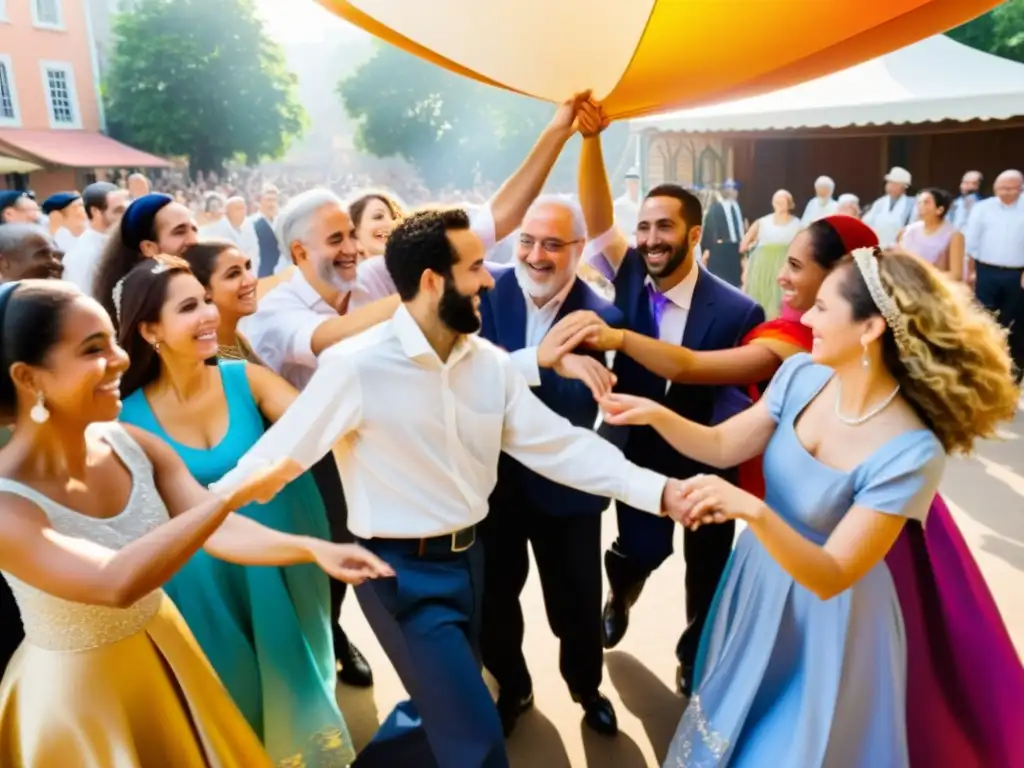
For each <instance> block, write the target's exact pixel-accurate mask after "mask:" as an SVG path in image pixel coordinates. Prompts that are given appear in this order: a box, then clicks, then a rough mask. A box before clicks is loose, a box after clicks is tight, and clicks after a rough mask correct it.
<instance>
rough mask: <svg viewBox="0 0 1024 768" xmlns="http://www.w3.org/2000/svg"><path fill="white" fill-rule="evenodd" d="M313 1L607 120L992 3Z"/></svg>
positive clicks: (922, 32)
mask: <svg viewBox="0 0 1024 768" xmlns="http://www.w3.org/2000/svg"><path fill="white" fill-rule="evenodd" d="M318 2H320V3H321V4H322V5H324V6H325V7H327V8H328V9H330V10H331V11H333V12H334V13H336V14H338V15H339V16H341V17H342V18H344V19H346V20H348V21H349V22H351V23H352V24H355V25H356V26H358V27H361V28H363V29H364V30H366V31H367V32H370V33H371V34H373V35H376V36H377V37H379V38H381V39H382V40H385V41H387V42H389V43H391V44H393V45H396V46H398V47H399V48H402V49H403V50H405V51H408V52H410V53H412V54H415V55H417V56H420V57H422V58H424V59H427V60H429V61H432V62H434V63H435V64H438V65H440V66H443V67H446V68H447V69H450V70H452V71H454V72H457V73H459V74H462V75H465V76H467V77H471V78H474V79H476V80H478V81H481V82H485V83H489V84H492V85H496V86H500V87H502V88H507V89H509V90H513V91H517V92H520V93H524V94H528V95H530V96H535V97H538V98H541V99H546V100H549V101H561V100H563V99H565V98H567V97H568V96H569V95H570V94H572V93H574V92H576V91H581V90H585V89H587V88H590V89H592V90H593V93H594V96H595V97H596V98H599V99H601V100H602V101H603V102H604V104H605V108H606V110H607V111H608V112H609V114H611V115H612V116H613V117H618V118H622V117H638V116H640V115H647V114H652V113H655V112H664V111H666V110H669V109H679V108H683V107H691V106H696V105H699V104H708V103H714V102H720V101H726V100H732V99H737V98H740V97H745V96H751V95H754V94H757V93H763V92H766V91H772V90H776V89H778V88H783V87H785V86H789V85H793V84H795V83H799V82H803V81H805V80H810V79H813V78H816V77H820V76H822V75H825V74H828V73H830V72H835V71H837V70H840V69H844V68H846V67H849V66H852V65H854V64H857V63H859V62H861V61H865V60H867V59H871V58H874V57H876V56H881V55H883V54H886V53H889V52H890V51H894V50H896V49H898V48H902V47H904V46H906V45H909V44H911V43H914V42H916V41H918V40H921V39H923V38H926V37H928V36H930V35H933V34H936V33H938V32H943V31H945V30H947V29H950V28H952V27H955V26H957V25H958V24H961V23H963V22H965V21H968V20H970V19H972V18H974V17H976V16H979V15H980V14H982V13H984V12H986V11H988V10H989V9H991V8H994V7H995V6H997V5H999V0H860V1H859V2H850V1H849V0H604V2H594V0H515V2H512V1H511V0H490V2H486V1H485V0H430V2H410V0H318ZM395 76H396V77H400V76H401V73H398V72H396V73H395Z"/></svg>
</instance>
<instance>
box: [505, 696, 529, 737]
mask: <svg viewBox="0 0 1024 768" xmlns="http://www.w3.org/2000/svg"><path fill="white" fill-rule="evenodd" d="M497 707H498V717H500V718H501V729H502V731H504V733H505V738H506V739H507V738H508V737H509V736H511V735H512V731H514V730H515V729H516V723H517V722H518V721H519V716H520V715H521V714H523V712H525V711H526V710H528V709H530V708H531V707H533V691H530V692H529V693H528V694H526V695H525V696H506V695H505V694H503V693H499V694H498V702H497Z"/></svg>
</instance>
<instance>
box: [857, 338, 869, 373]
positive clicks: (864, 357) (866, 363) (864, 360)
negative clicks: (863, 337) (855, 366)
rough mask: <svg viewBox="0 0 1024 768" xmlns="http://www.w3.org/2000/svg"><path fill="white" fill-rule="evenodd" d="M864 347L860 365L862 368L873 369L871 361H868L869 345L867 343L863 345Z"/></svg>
mask: <svg viewBox="0 0 1024 768" xmlns="http://www.w3.org/2000/svg"><path fill="white" fill-rule="evenodd" d="M863 346H864V353H863V354H862V355H861V356H860V364H861V365H862V366H864V367H865V368H870V367H871V360H869V359H868V343H867V342H866V341H865V342H864V343H863Z"/></svg>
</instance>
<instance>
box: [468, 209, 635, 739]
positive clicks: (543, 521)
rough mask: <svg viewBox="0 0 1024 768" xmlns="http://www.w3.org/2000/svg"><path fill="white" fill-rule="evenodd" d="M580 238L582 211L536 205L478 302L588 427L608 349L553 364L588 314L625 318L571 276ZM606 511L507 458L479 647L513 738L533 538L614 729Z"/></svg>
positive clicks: (508, 346) (588, 717)
mask: <svg viewBox="0 0 1024 768" xmlns="http://www.w3.org/2000/svg"><path fill="white" fill-rule="evenodd" d="M584 239H585V232H584V227H583V217H582V213H581V212H580V211H579V208H578V207H577V206H575V205H574V204H572V203H569V202H567V201H564V200H561V199H554V198H541V199H539V200H538V201H537V202H535V203H534V204H533V206H531V208H530V210H529V211H528V212H527V214H526V217H525V218H524V220H523V225H522V230H521V232H520V235H519V242H518V243H516V244H515V247H516V255H515V257H514V266H512V267H491V272H492V274H494V276H495V286H494V288H493V289H492V290H490V291H489V292H488V293H487V295H486V296H485V297H484V300H483V302H482V303H481V316H482V321H483V325H482V329H481V334H482V335H483V336H484V338H486V339H488V340H489V341H491V342H493V343H494V344H496V345H498V346H500V347H502V348H503V349H505V350H506V351H508V352H510V353H512V356H513V358H514V359H515V360H516V362H517V363H518V364H519V367H520V369H521V370H522V371H523V373H524V375H525V376H526V378H527V380H528V381H529V382H530V384H531V386H532V388H533V392H534V394H536V395H537V396H538V397H539V398H540V399H541V400H542V401H543V402H544V403H545V404H546V405H547V406H548V407H549V408H551V410H553V411H555V412H556V413H558V414H559V415H561V416H564V417H565V418H567V419H568V420H569V421H571V422H572V423H573V424H575V425H576V426H579V427H585V428H588V429H591V428H593V427H594V424H595V423H596V421H597V415H598V408H597V401H596V400H595V396H597V395H600V394H603V393H604V392H605V391H607V390H608V389H610V387H611V383H612V381H611V374H610V372H609V371H608V370H607V368H605V362H604V355H603V353H596V352H588V353H583V354H577V355H571V354H570V355H567V356H565V357H563V358H561V360H560V361H559V362H558V363H553V362H552V361H553V359H554V356H555V354H557V351H558V348H559V347H560V346H561V345H562V344H563V343H564V340H565V338H566V333H565V332H564V330H565V329H566V328H567V327H569V328H571V325H569V324H571V323H573V322H574V321H578V320H579V318H581V317H583V316H584V313H593V315H596V316H597V317H598V318H600V320H601V321H602V322H604V323H607V324H609V325H611V326H618V325H621V323H622V313H621V312H619V310H617V309H616V308H615V307H614V306H613V305H612V304H611V303H610V302H608V301H606V300H605V299H602V298H601V297H599V296H598V295H597V294H596V293H595V292H594V291H593V290H592V289H591V288H590V287H589V286H587V284H586V283H584V282H583V280H581V279H579V278H577V277H576V274H575V272H576V267H577V266H578V263H579V258H580V254H581V252H582V249H583V241H584ZM581 310H582V312H581ZM563 319H565V322H562V321H563ZM549 328H551V331H550V332H548V329H549ZM571 333H572V331H571V330H569V331H568V334H570V335H571ZM549 365H553V367H547V366H549ZM561 374H565V375H566V376H578V377H580V378H575V379H573V378H564V377H563V375H561ZM607 506H608V502H607V500H606V499H603V498H600V497H598V496H591V495H589V494H586V493H583V492H581V491H577V490H575V489H572V488H567V487H566V486H563V485H559V484H557V483H554V482H552V481H550V480H547V479H545V478H543V477H541V476H540V475H538V474H536V473H535V472H533V471H531V470H529V469H527V468H526V467H524V466H523V465H522V464H520V463H519V462H517V461H516V460H515V459H513V458H511V457H510V456H508V455H505V454H503V455H502V457H501V461H500V463H499V466H498V483H497V485H496V486H495V490H494V492H493V494H492V495H491V499H490V510H489V513H488V516H487V519H486V520H485V521H484V523H483V525H482V526H481V537H482V540H483V542H484V547H485V552H486V559H485V568H486V570H485V578H484V597H483V616H482V632H481V651H482V656H483V662H484V665H485V666H486V667H487V669H488V670H490V672H491V674H492V675H493V676H494V678H495V679H496V680H497V682H498V684H499V685H500V687H501V691H500V695H499V698H498V712H499V714H500V715H501V719H502V725H503V727H504V728H505V733H506V735H508V734H510V733H511V731H512V729H513V728H514V727H515V723H516V720H517V719H518V717H519V715H520V714H521V713H522V712H523V711H525V710H526V709H527V708H529V707H530V706H532V704H533V682H532V680H531V678H530V673H529V671H528V670H527V667H526V659H525V658H524V657H523V649H522V645H523V629H524V626H523V613H522V609H521V608H520V605H519V596H520V593H521V592H522V589H523V587H524V585H525V583H526V577H527V574H528V572H529V554H528V552H527V545H528V543H529V544H531V545H532V547H533V553H534V558H535V559H536V562H537V570H538V572H539V575H540V580H541V586H542V589H543V592H544V604H545V607H546V609H547V615H548V623H549V624H550V626H551V630H552V631H553V632H554V634H555V635H556V636H557V637H558V638H559V640H560V641H561V648H560V653H559V661H560V669H561V672H562V677H563V678H564V679H565V682H566V683H567V684H568V686H569V691H570V693H571V694H572V696H573V699H574V700H575V701H577V702H578V703H580V704H581V705H582V707H583V709H584V712H585V722H586V723H587V724H588V725H589V726H590V727H591V728H592V729H594V730H595V731H597V732H599V733H604V734H614V733H615V732H616V731H617V729H618V723H617V720H616V717H615V710H614V709H613V708H612V705H611V702H609V701H608V699H606V698H605V697H604V696H603V695H601V693H600V692H599V690H598V688H599V686H600V684H601V676H602V667H603V663H604V660H603V654H604V652H603V649H602V645H601V513H602V512H603V511H604V510H605V509H606V508H607Z"/></svg>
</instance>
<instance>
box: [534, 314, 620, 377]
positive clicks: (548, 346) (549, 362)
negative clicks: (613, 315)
mask: <svg viewBox="0 0 1024 768" xmlns="http://www.w3.org/2000/svg"><path fill="white" fill-rule="evenodd" d="M603 323H604V321H603V320H601V318H600V317H598V316H597V315H596V314H595V313H594V312H590V311H589V310H583V309H581V310H578V311H576V312H570V313H569V314H568V315H566V316H565V317H563V318H562V319H561V320H559V321H558V322H557V323H555V324H554V326H552V328H551V330H550V331H548V332H547V335H546V336H544V340H543V341H541V343H540V346H539V347H537V365H539V366H540V367H541V368H553V367H554V366H555V364H556V363H557V362H558V361H559V360H561V359H562V358H563V357H565V356H566V355H567V354H569V353H570V352H572V351H573V350H574V349H576V347H578V346H579V345H580V344H582V343H583V341H584V339H586V338H587V336H589V335H590V334H591V333H592V332H594V330H596V329H597V328H598V327H599V326H600V325H602V324H603Z"/></svg>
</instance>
